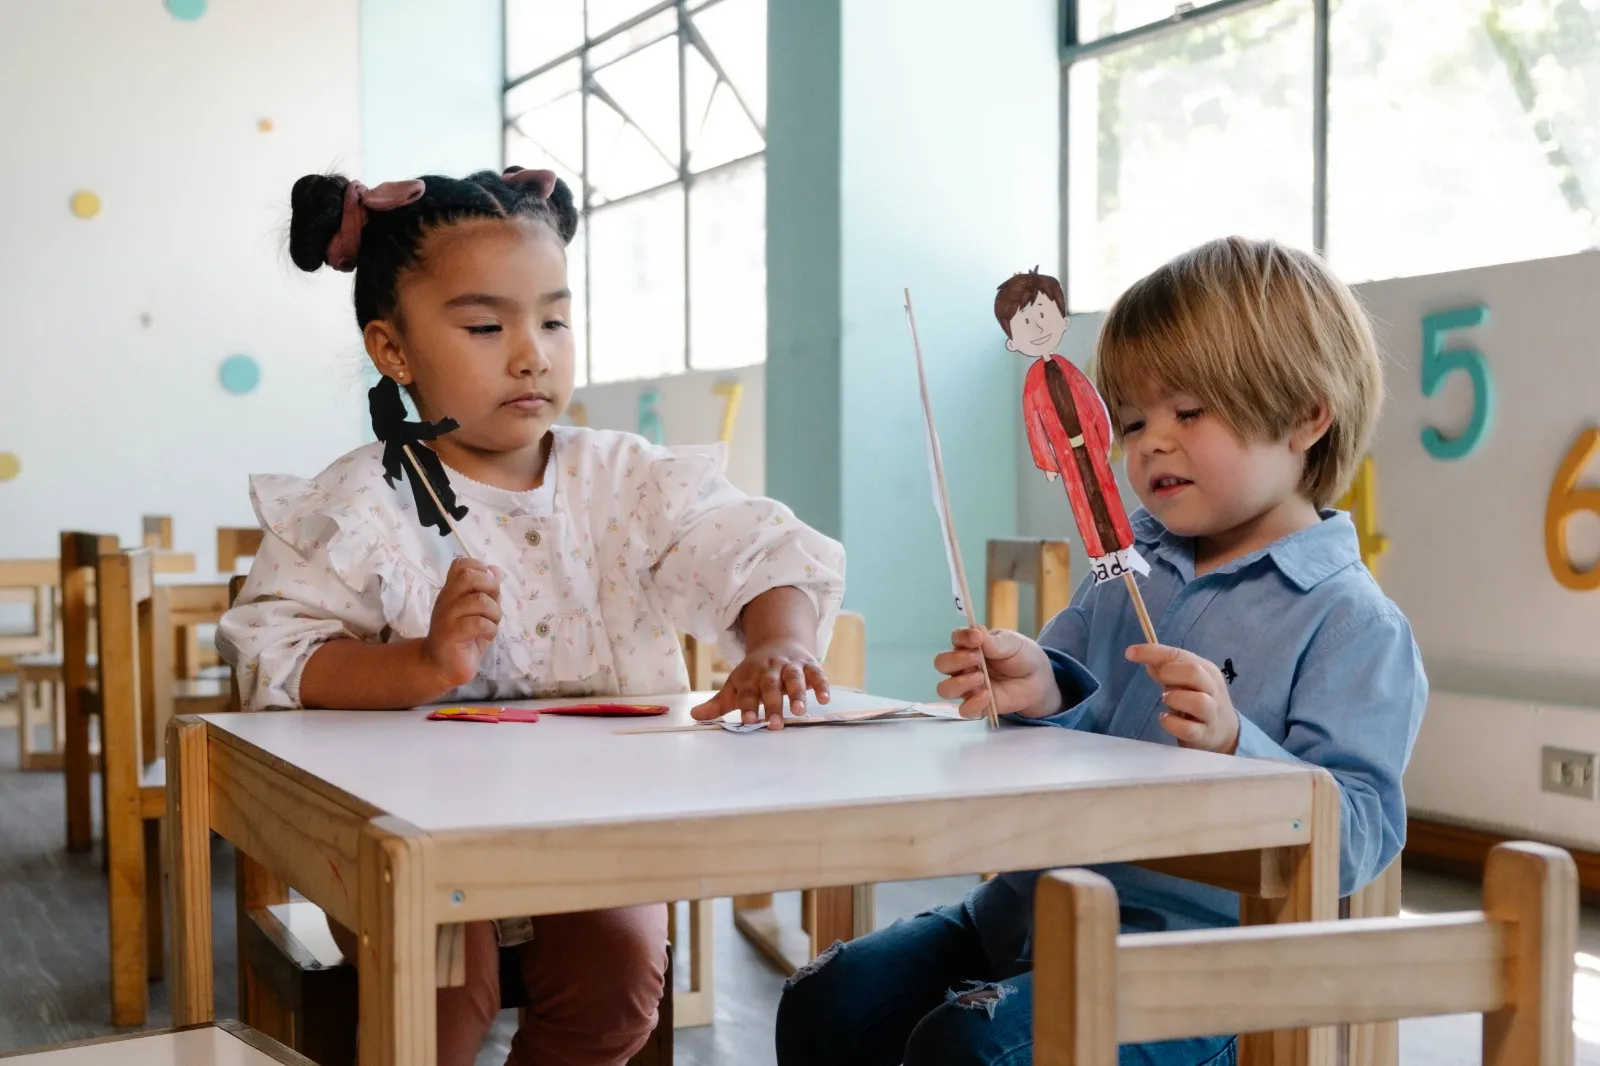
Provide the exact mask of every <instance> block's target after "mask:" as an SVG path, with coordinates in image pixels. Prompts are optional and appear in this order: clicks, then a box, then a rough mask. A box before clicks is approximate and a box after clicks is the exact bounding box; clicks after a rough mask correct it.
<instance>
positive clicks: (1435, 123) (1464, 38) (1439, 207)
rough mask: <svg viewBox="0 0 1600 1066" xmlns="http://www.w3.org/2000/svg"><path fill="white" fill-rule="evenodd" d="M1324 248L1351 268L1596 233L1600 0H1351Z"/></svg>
mask: <svg viewBox="0 0 1600 1066" xmlns="http://www.w3.org/2000/svg"><path fill="white" fill-rule="evenodd" d="M1330 28H1331V41H1330V50H1331V54H1332V59H1333V63H1332V71H1331V83H1330V85H1329V97H1328V255H1329V258H1330V261H1331V262H1332V263H1333V264H1334V265H1335V266H1336V267H1337V268H1338V269H1339V270H1340V271H1341V272H1343V273H1344V274H1346V275H1349V276H1350V277H1352V278H1353V279H1366V278H1387V277H1400V276H1404V275H1413V274H1431V273H1437V272H1439V271H1444V270H1453V269H1456V268H1458V267H1465V266H1475V265H1479V264H1482V263H1495V262H1510V261H1513V260H1518V259H1536V258H1539V257H1542V256H1550V255H1561V254H1564V253H1567V252H1576V251H1581V250H1583V249H1584V248H1591V247H1594V246H1596V245H1597V244H1600V218H1597V210H1600V0H1520V2H1518V0H1430V2H1429V3H1427V4H1395V3H1390V2H1388V0H1343V2H1342V3H1338V4H1336V5H1335V7H1334V13H1333V18H1332V20H1331V27H1330Z"/></svg>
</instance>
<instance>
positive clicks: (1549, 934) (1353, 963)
mask: <svg viewBox="0 0 1600 1066" xmlns="http://www.w3.org/2000/svg"><path fill="white" fill-rule="evenodd" d="M1577 924H1578V875H1577V867H1576V865H1575V864H1574V863H1573V860H1572V857H1571V856H1570V855H1568V854H1567V853H1566V852H1565V851H1562V850H1561V849H1559V848H1553V847H1550V846H1548V845H1544V844H1529V843H1515V844H1502V845H1500V846H1498V847H1496V848H1495V849H1494V851H1493V852H1492V853H1491V854H1490V856H1489V861H1488V865H1487V867H1486V868H1485V872H1484V889H1483V909H1482V910H1481V911H1470V912H1465V913H1460V914H1440V915H1431V916H1428V917H1411V918H1371V919H1363V920H1349V921H1336V922H1305V923H1291V924H1286V925H1277V926H1257V927H1245V928H1237V929H1208V930H1202V931H1191V932H1179V933H1142V934H1133V935H1125V936H1119V935H1118V912H1117V896H1116V891H1115V890H1114V889H1113V888H1112V887H1111V885H1110V883H1109V882H1108V881H1106V880H1105V879H1104V878H1103V877H1100V876H1099V875H1097V874H1094V873H1091V872H1089V871H1087V870H1063V871H1057V872H1055V873H1051V874H1047V875H1045V876H1044V877H1043V878H1041V879H1040V882H1039V890H1038V896H1037V902H1036V909H1035V917H1034V992H1033V994H1034V1014H1033V1019H1034V1048H1033V1058H1034V1062H1035V1063H1037V1064H1038V1066H1114V1064H1115V1063H1116V1061H1117V1045H1118V1044H1119V1043H1140V1042H1145V1041H1158V1040H1172V1039H1178V1038H1182V1037H1196V1036H1208V1035H1215V1034H1226V1033H1241V1034H1243V1033H1265V1032H1272V1031H1283V1030H1294V1029H1307V1028H1311V1029H1316V1028H1320V1027H1329V1026H1336V1025H1340V1024H1348V1023H1370V1022H1377V1021H1393V1020H1398V1019H1401V1018H1413V1017H1427V1016H1432V1015H1442V1014H1457V1013H1467V1012H1475V1013H1481V1014H1482V1015H1483V1063H1484V1066H1571V1064H1572V1062H1573V1053H1574V1048H1573V1036H1572V966H1573V952H1574V950H1575V948H1576V946H1577ZM1242 1050H1243V1049H1242ZM1241 1062H1243V1063H1245V1066H1251V1064H1250V1063H1248V1062H1246V1061H1245V1059H1244V1058H1241Z"/></svg>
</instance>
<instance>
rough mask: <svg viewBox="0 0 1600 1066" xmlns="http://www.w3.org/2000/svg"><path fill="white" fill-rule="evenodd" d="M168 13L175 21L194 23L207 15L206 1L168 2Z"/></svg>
mask: <svg viewBox="0 0 1600 1066" xmlns="http://www.w3.org/2000/svg"><path fill="white" fill-rule="evenodd" d="M167 13H168V14H169V15H171V16H172V17H173V18H175V19H183V21H185V22H193V21H194V20H195V19H197V18H199V17H200V16H201V15H204V14H205V13H206V0H167Z"/></svg>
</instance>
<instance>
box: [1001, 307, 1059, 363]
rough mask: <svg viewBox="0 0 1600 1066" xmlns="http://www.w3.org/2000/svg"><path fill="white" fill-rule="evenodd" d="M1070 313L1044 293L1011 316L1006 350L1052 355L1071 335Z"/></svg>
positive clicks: (1039, 357) (1034, 355) (1035, 354)
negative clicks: (1062, 311)
mask: <svg viewBox="0 0 1600 1066" xmlns="http://www.w3.org/2000/svg"><path fill="white" fill-rule="evenodd" d="M1067 326H1068V322H1067V316H1066V315H1064V314H1062V313H1061V308H1059V307H1057V306H1056V302H1055V301H1054V300H1052V299H1050V297H1048V296H1046V295H1045V294H1044V293H1042V292H1041V293H1040V294H1039V295H1038V296H1036V297H1034V300H1033V302H1032V303H1030V304H1024V305H1023V306H1022V308H1021V309H1020V310H1019V311H1017V313H1016V314H1014V315H1012V316H1011V337H1010V339H1009V340H1007V341H1006V350H1007V351H1012V352H1020V353H1021V354H1023V355H1026V356H1031V357H1032V358H1034V359H1042V358H1044V357H1045V356H1047V355H1050V354H1051V353H1052V352H1054V351H1055V350H1056V349H1057V348H1058V347H1060V345H1061V338H1062V337H1065V336H1066V335H1067Z"/></svg>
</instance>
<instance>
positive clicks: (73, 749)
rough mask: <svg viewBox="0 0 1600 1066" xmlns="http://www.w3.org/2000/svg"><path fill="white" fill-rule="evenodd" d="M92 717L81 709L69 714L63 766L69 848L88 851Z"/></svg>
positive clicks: (91, 822) (90, 837)
mask: <svg viewBox="0 0 1600 1066" xmlns="http://www.w3.org/2000/svg"><path fill="white" fill-rule="evenodd" d="M89 725H90V722H89V716H88V715H87V714H85V713H84V712H83V710H82V708H78V709H77V710H75V711H74V712H73V713H70V714H68V715H67V720H66V741H65V745H64V746H65V753H64V755H63V765H64V767H65V771H66V772H65V774H64V775H63V776H64V778H65V780H66V787H67V850H68V851H88V850H89V848H90V847H91V846H92V845H93V843H94V817H93V816H92V815H91V814H90V811H91V810H92V809H93V795H94V791H93V789H92V788H91V787H90V784H89V778H90V776H91V775H92V774H93V770H92V769H91V765H90V756H89V751H90V744H89Z"/></svg>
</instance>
